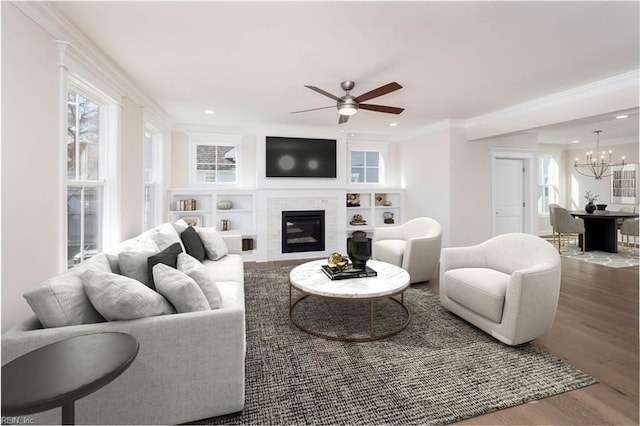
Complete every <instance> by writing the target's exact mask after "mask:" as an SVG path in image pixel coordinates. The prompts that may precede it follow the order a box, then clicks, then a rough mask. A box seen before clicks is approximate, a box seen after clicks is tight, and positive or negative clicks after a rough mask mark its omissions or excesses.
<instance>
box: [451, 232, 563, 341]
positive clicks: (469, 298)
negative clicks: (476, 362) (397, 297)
mask: <svg viewBox="0 0 640 426" xmlns="http://www.w3.org/2000/svg"><path fill="white" fill-rule="evenodd" d="M559 293H560V255H559V254H558V252H557V251H556V250H555V249H554V247H553V245H552V244H549V243H548V242H547V241H545V240H543V239H542V238H540V237H537V236H534V235H529V234H519V233H513V234H504V235H499V236H497V237H494V238H491V239H489V240H487V241H485V242H483V243H481V244H479V245H476V246H472V247H455V248H445V249H442V255H441V258H440V302H441V303H442V306H444V307H445V308H446V309H448V310H449V311H451V312H453V313H454V314H456V315H458V316H459V317H461V318H463V319H464V320H466V321H468V322H470V323H471V324H473V325H475V326H476V327H478V328H479V329H481V330H483V331H485V332H486V333H488V334H490V335H492V336H493V337H495V338H496V339H498V340H500V341H501V342H503V343H506V344H508V345H519V344H521V343H525V342H529V341H531V340H535V339H537V338H538V337H540V336H542V335H543V334H545V333H547V332H548V331H549V330H550V329H551V326H552V325H553V320H554V318H555V314H556V308H557V306H558V296H559Z"/></svg>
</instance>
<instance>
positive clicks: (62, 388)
mask: <svg viewBox="0 0 640 426" xmlns="http://www.w3.org/2000/svg"><path fill="white" fill-rule="evenodd" d="M138 349H139V345H138V341H137V340H136V338H135V337H133V336H131V335H129V334H125V333H110V332H109V333H94V334H87V335H85V336H77V337H72V338H69V339H66V340H61V341H59V342H55V343H51V344H50V345H47V346H43V347H41V348H38V349H35V350H33V351H31V352H29V353H26V354H24V355H22V356H21V357H19V358H16V359H14V360H13V361H11V362H8V363H7V364H5V365H3V366H2V416H3V418H4V417H11V416H22V415H25V414H33V413H37V412H40V411H46V410H50V409H52V408H56V407H60V406H62V424H74V423H75V401H76V400H78V399H80V398H82V397H84V396H86V395H89V394H91V393H93V392H95V391H97V390H98V389H100V388H102V387H103V386H105V385H107V384H108V383H110V382H111V381H112V380H114V379H115V378H116V377H118V376H119V375H120V374H122V373H123V372H124V371H125V370H126V369H127V368H128V367H129V366H130V365H131V363H132V362H133V360H134V359H135V358H136V356H137V355H138Z"/></svg>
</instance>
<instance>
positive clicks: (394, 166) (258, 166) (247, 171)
mask: <svg viewBox="0 0 640 426" xmlns="http://www.w3.org/2000/svg"><path fill="white" fill-rule="evenodd" d="M198 131H199V132H208V133H211V134H216V133H217V131H216V129H215V128H211V129H209V130H208V131H204V130H203V129H198ZM257 133H258V132H256V134H250V133H247V134H245V135H243V136H242V141H241V151H240V155H241V156H242V160H241V162H240V163H239V179H238V184H237V185H233V187H232V188H244V189H255V188H258V189H288V188H290V189H302V188H309V189H336V188H346V187H348V186H349V184H348V182H347V176H348V169H349V165H348V164H347V163H348V144H349V142H347V141H346V139H345V137H344V136H340V137H337V138H336V136H335V134H334V133H333V131H329V132H328V131H324V132H321V131H318V130H317V129H306V130H305V129H298V130H297V131H295V132H293V131H292V130H285V131H283V130H276V129H274V130H269V129H266V130H265V129H262V130H261V131H260V133H259V134H257ZM265 134H273V135H278V136H291V137H303V138H336V139H337V175H338V176H337V178H336V179H303V178H295V179H294V178H292V179H282V178H277V179H267V178H265V177H264V175H265V156H264V150H265V145H264V144H265V142H264V135H265ZM171 137H172V147H171V187H172V188H188V187H189V186H190V183H189V135H188V134H187V133H185V132H184V131H174V132H172V136H171ZM362 142H363V141H362V140H358V142H356V143H362ZM365 142H366V143H368V144H373V145H375V144H376V143H380V144H384V145H385V146H386V150H387V166H386V171H385V172H386V174H385V185H384V188H399V187H400V185H401V183H400V167H399V166H398V164H399V158H400V151H399V148H398V145H399V144H398V143H393V142H379V141H378V142H367V141H365ZM225 187H226V186H224V185H220V186H215V189H225ZM372 189H376V187H374V186H371V187H366V188H365V187H363V188H362V190H363V191H365V190H372ZM165 209H166V207H165Z"/></svg>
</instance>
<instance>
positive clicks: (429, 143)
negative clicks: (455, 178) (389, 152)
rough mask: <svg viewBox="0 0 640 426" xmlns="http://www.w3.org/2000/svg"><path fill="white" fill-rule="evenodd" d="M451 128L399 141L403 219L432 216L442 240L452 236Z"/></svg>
mask: <svg viewBox="0 0 640 426" xmlns="http://www.w3.org/2000/svg"><path fill="white" fill-rule="evenodd" d="M450 141H451V134H450V129H449V128H448V127H447V128H444V129H441V130H437V131H435V132H433V133H429V134H426V135H423V136H419V137H415V138H412V139H409V140H406V141H402V142H401V143H399V144H397V148H398V151H399V153H398V158H399V162H397V163H391V164H392V165H393V167H395V168H397V169H399V170H400V171H401V172H400V181H401V182H402V188H403V189H404V190H405V191H404V204H405V212H404V214H403V219H404V220H405V221H406V220H409V219H413V218H415V217H421V216H426V217H431V218H433V219H435V220H437V221H438V222H439V223H440V226H442V244H443V246H445V247H446V246H448V245H449V241H450V238H451V226H450V225H451V224H450V216H451V167H450V161H451V160H450V155H451V152H450Z"/></svg>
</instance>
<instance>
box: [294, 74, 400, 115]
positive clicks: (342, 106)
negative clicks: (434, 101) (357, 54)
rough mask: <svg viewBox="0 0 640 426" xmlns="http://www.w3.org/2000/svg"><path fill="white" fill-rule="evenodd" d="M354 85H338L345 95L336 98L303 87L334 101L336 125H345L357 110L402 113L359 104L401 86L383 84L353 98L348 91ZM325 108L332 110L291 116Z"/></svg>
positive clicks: (383, 107) (393, 83)
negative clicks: (337, 115)
mask: <svg viewBox="0 0 640 426" xmlns="http://www.w3.org/2000/svg"><path fill="white" fill-rule="evenodd" d="M355 85H356V84H355V83H354V82H353V81H350V80H346V81H343V82H342V83H340V87H341V88H342V90H344V91H345V94H344V96H342V97H337V96H335V95H333V94H331V93H329V92H327V91H325V90H322V89H320V88H318V87H315V86H305V87H306V88H308V89H311V90H313V91H314V92H318V93H320V94H321V95H324V96H327V97H329V98H331V99H333V100H334V101H336V108H337V109H338V114H339V118H338V124H343V123H346V122H347V121H348V120H349V116H351V115H354V114H356V113H357V112H358V110H359V109H365V110H369V111H376V112H384V113H387V114H400V113H401V112H402V111H404V108H397V107H391V106H386V105H373V104H364V103H361V102H364V101H368V100H369V99H373V98H377V97H379V96H383V95H386V94H387V93H391V92H394V91H396V90H398V89H402V86H401V85H399V84H398V83H396V82H395V81H394V82H392V83H389V84H385V85H384V86H380V87H378V88H377V89H373V90H370V91H369V92H367V93H363V94H362V95H360V96H357V97H355V98H354V97H353V96H351V95H350V94H349V91H350V90H352V89H353V88H354V87H355ZM327 108H332V107H321V108H313V109H306V110H302V111H294V112H292V113H291V114H297V113H300V112H309V111H317V110H320V109H327Z"/></svg>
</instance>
